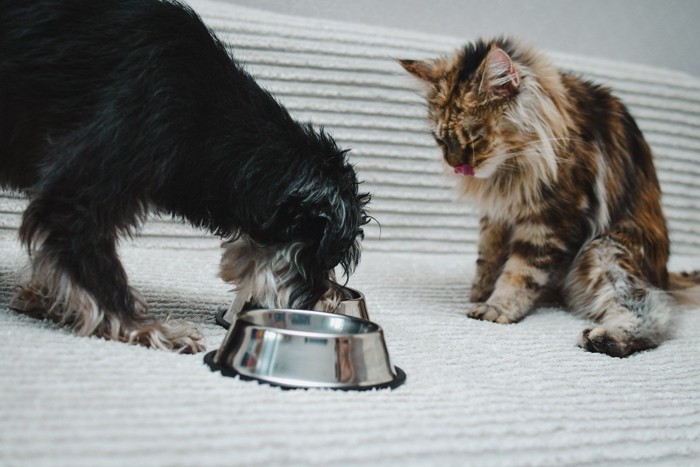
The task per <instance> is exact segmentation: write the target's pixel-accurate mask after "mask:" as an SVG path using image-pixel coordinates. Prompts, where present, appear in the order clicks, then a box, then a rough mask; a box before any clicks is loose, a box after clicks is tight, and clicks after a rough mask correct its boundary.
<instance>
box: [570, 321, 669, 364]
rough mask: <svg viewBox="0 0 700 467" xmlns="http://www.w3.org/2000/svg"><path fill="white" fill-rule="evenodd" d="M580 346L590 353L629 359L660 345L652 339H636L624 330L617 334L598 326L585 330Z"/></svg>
mask: <svg viewBox="0 0 700 467" xmlns="http://www.w3.org/2000/svg"><path fill="white" fill-rule="evenodd" d="M578 345H579V347H581V348H583V349H586V350H588V351H589V352H596V353H604V354H606V355H610V356H611V357H627V356H628V355H630V354H632V353H634V352H637V351H639V350H645V349H649V348H652V347H656V346H657V345H658V344H657V343H656V342H654V341H653V340H651V339H645V338H639V337H637V338H635V337H633V336H632V335H630V333H628V332H625V331H624V330H620V331H617V332H616V331H611V330H610V329H606V328H604V327H602V326H598V327H594V328H587V329H584V330H583V332H582V333H581V335H580V336H579V339H578Z"/></svg>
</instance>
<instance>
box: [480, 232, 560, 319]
mask: <svg viewBox="0 0 700 467" xmlns="http://www.w3.org/2000/svg"><path fill="white" fill-rule="evenodd" d="M565 250H566V249H565V247H564V243H563V242H562V241H560V240H559V239H558V238H557V237H556V236H555V235H554V234H553V233H552V231H551V229H550V228H549V227H547V226H545V225H544V224H541V223H529V224H525V225H515V226H514V227H513V230H512V235H511V239H510V243H509V256H508V259H507V261H506V262H505V264H504V265H503V268H502V271H501V273H500V275H499V276H498V279H497V280H496V284H495V288H494V290H493V293H492V294H491V295H490V296H489V297H488V299H487V300H486V301H485V302H483V303H477V304H475V305H474V306H473V307H472V308H471V310H469V311H468V312H467V316H469V317H470V318H476V319H482V320H486V321H493V322H496V323H502V324H509V323H514V322H516V321H520V320H521V319H522V318H523V317H524V316H525V315H526V314H527V313H528V312H529V311H530V310H531V309H532V308H533V306H534V304H535V302H536V301H537V299H538V298H539V297H540V294H541V293H542V291H543V290H544V288H545V286H547V285H548V283H549V282H550V280H551V278H552V276H553V273H552V271H554V270H555V269H556V268H557V267H558V262H559V261H560V258H561V257H562V253H563V252H565Z"/></svg>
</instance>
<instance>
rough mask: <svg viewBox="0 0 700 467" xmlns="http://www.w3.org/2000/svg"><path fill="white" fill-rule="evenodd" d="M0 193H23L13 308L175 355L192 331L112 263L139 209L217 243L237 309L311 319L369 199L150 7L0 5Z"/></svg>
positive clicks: (171, 13) (332, 156)
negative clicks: (22, 257) (287, 310)
mask: <svg viewBox="0 0 700 467" xmlns="http://www.w3.org/2000/svg"><path fill="white" fill-rule="evenodd" d="M0 183H1V184H2V186H4V187H8V188H12V189H17V190H21V191H24V192H26V193H28V194H29V195H30V198H31V200H30V203H29V206H28V208H27V210H26V211H25V213H24V216H23V219H22V226H21V229H20V237H21V239H22V242H23V243H24V244H25V245H26V246H27V247H28V250H29V253H30V256H31V261H32V263H31V265H32V267H31V271H30V278H29V279H28V281H27V282H26V283H25V284H24V285H23V286H21V287H20V289H19V292H18V295H17V297H16V299H15V301H14V306H15V307H17V308H19V309H21V310H23V311H25V312H27V313H30V314H34V315H37V316H40V317H46V318H50V319H53V320H55V321H58V322H60V323H63V324H67V325H70V326H72V327H73V328H74V329H75V330H76V331H77V332H78V333H80V334H81V335H96V336H101V337H104V338H108V339H115V340H120V341H126V342H132V343H139V344H142V345H147V346H153V347H158V348H165V349H174V350H179V351H185V352H193V351H198V350H201V348H202V345H201V343H200V334H199V332H198V331H197V329H196V327H195V326H194V325H191V324H189V323H173V322H160V321H158V320H156V319H154V318H152V317H150V316H149V315H148V314H147V311H146V308H147V307H146V304H145V302H144V301H143V299H142V298H140V297H139V295H138V293H136V291H135V290H134V289H132V288H131V287H130V286H129V283H128V281H127V276H126V274H125V271H124V268H123V267H122V265H121V263H120V261H119V258H118V255H117V242H118V238H119V236H121V235H129V234H131V233H132V232H133V231H134V229H135V228H136V227H137V226H138V224H139V223H140V222H141V221H142V220H143V219H144V217H145V215H146V213H147V212H148V211H149V210H150V209H152V208H153V209H155V210H158V211H160V212H162V213H165V214H166V215H172V216H175V217H178V218H183V219H186V220H187V221H189V222H191V223H192V224H193V225H194V226H196V227H201V228H204V229H207V230H209V231H210V232H212V233H214V234H216V235H219V236H222V237H224V238H226V239H228V240H229V241H228V242H227V243H225V253H224V258H223V260H222V271H221V276H222V277H223V278H224V279H225V280H227V281H230V282H232V283H233V284H234V285H235V286H236V287H237V289H238V291H239V294H241V295H245V296H246V297H247V298H248V299H250V301H252V302H254V303H257V304H259V305H262V306H265V307H294V308H313V307H314V306H316V307H320V308H325V307H332V306H333V305H334V304H336V303H337V302H338V300H339V299H340V294H341V292H340V291H338V292H337V293H336V292H334V290H335V289H334V288H333V287H332V284H331V281H332V279H333V273H334V268H335V267H336V266H337V265H340V266H341V267H342V268H343V269H344V272H345V273H349V272H350V271H351V270H352V269H353V267H354V266H355V265H356V264H357V262H358V260H359V254H360V250H359V243H358V241H359V238H360V237H361V236H362V229H361V226H362V225H363V224H364V223H365V222H366V221H367V217H366V215H365V211H364V207H365V205H366V203H367V202H368V200H369V195H366V194H358V181H357V179H356V174H355V171H354V170H353V168H352V166H351V165H350V164H349V163H348V161H347V158H346V153H345V151H344V150H341V149H340V148H338V147H337V146H336V143H335V142H334V141H333V139H332V138H331V137H330V136H328V135H327V134H324V133H323V132H322V131H321V132H317V131H315V130H314V129H313V128H312V127H311V126H309V125H307V124H301V123H298V122H296V121H295V120H293V119H292V118H291V117H290V115H289V114H288V112H287V111H286V110H285V109H284V108H283V107H282V106H281V105H280V104H279V103H278V102H277V101H276V100H275V99H274V98H273V97H272V96H271V95H270V94H269V93H267V92H266V91H264V90H263V89H261V88H260V87H259V86H258V85H257V84H256V83H255V81H254V80H253V78H252V77H251V76H250V75H249V74H248V73H246V72H245V71H244V70H243V69H242V67H241V66H240V65H239V64H237V63H236V62H235V61H234V60H232V59H231V57H230V56H229V55H228V54H227V52H226V50H225V48H224V46H223V45H222V44H221V42H219V40H218V39H217V38H216V37H214V36H213V35H212V34H211V32H210V31H209V30H208V29H207V28H206V26H205V25H204V24H203V23H202V21H201V20H200V19H199V17H198V16H197V15H196V14H195V13H194V12H193V11H192V10H191V9H189V8H187V7H185V6H184V5H181V4H178V3H176V2H169V1H157V0H76V1H60V0H38V1H32V2H13V1H0ZM336 295H338V296H337V297H336ZM319 299H322V300H323V301H324V303H320V304H318V303H317V302H318V301H319Z"/></svg>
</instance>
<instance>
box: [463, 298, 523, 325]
mask: <svg viewBox="0 0 700 467" xmlns="http://www.w3.org/2000/svg"><path fill="white" fill-rule="evenodd" d="M467 316H468V317H470V318H474V319H480V320H483V321H492V322H494V323H500V324H511V323H514V322H515V321H516V320H514V319H512V318H511V317H510V316H508V315H507V314H506V313H505V312H504V311H503V310H502V309H501V308H499V307H498V306H496V305H491V304H488V303H475V304H474V305H473V306H472V307H471V309H470V310H469V311H467Z"/></svg>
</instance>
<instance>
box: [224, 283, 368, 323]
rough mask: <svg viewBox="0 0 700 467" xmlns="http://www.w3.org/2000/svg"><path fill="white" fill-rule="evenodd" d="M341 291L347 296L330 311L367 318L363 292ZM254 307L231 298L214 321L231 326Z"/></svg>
mask: <svg viewBox="0 0 700 467" xmlns="http://www.w3.org/2000/svg"><path fill="white" fill-rule="evenodd" d="M341 291H342V292H343V294H344V295H345V296H346V297H347V299H345V300H343V301H341V302H340V305H339V306H338V308H337V309H335V310H334V311H332V313H336V314H339V315H345V316H354V317H355V318H361V319H366V320H369V313H367V302H366V301H365V296H364V294H363V293H362V292H360V291H359V290H356V289H351V288H350V287H341ZM255 308H256V307H254V306H252V305H251V304H250V303H249V302H246V301H242V300H238V299H236V300H233V302H232V303H231V306H229V307H228V308H221V309H220V310H219V311H218V312H217V313H216V322H217V324H219V325H220V326H222V327H224V328H226V329H228V328H229V327H230V326H231V322H232V321H233V320H235V318H236V316H237V315H238V314H239V313H242V312H244V311H248V310H253V309H255Z"/></svg>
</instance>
